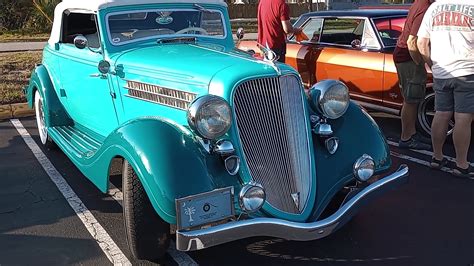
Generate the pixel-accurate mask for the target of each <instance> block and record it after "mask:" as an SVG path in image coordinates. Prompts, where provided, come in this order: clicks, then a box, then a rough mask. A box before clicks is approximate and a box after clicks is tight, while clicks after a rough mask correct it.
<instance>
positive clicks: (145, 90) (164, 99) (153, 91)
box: [125, 80, 196, 110]
mask: <svg viewBox="0 0 474 266" xmlns="http://www.w3.org/2000/svg"><path fill="white" fill-rule="evenodd" d="M125 88H126V89H128V94H127V96H129V97H132V98H137V99H141V100H147V101H151V102H155V103H159V104H163V105H167V106H170V107H174V108H178V109H182V110H187V109H188V106H189V104H190V103H191V102H192V101H193V100H194V99H195V98H196V94H194V93H190V92H185V91H180V90H175V89H169V88H164V87H160V86H156V85H152V84H147V83H142V82H136V81H131V80H127V85H126V86H125Z"/></svg>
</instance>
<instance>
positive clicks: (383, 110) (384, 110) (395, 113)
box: [352, 100, 400, 115]
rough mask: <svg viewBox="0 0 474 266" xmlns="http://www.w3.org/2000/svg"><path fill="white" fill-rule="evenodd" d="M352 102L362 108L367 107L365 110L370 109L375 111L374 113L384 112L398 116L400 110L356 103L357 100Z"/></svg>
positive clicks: (360, 102)
mask: <svg viewBox="0 0 474 266" xmlns="http://www.w3.org/2000/svg"><path fill="white" fill-rule="evenodd" d="M352 101H354V102H355V103H357V104H359V105H361V106H363V107H367V108H370V109H373V110H376V111H381V112H384V113H389V114H394V115H400V110H398V109H394V108H390V107H385V106H380V105H377V104H373V103H367V102H362V101H357V100H352Z"/></svg>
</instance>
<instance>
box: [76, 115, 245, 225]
mask: <svg viewBox="0 0 474 266" xmlns="http://www.w3.org/2000/svg"><path fill="white" fill-rule="evenodd" d="M97 153H98V156H95V158H94V159H92V160H93V161H95V163H93V164H91V165H89V167H87V169H86V168H84V170H85V173H86V175H87V176H90V177H91V179H92V181H93V182H94V183H96V185H97V186H98V187H99V188H101V189H102V190H103V191H104V192H105V191H106V190H107V180H105V179H103V176H104V175H103V173H104V172H106V171H107V170H108V166H109V163H110V161H111V160H112V159H113V158H114V157H117V156H121V157H123V158H125V159H126V160H127V161H128V162H129V163H130V164H131V165H132V167H133V169H134V170H135V172H136V173H137V175H138V177H139V178H140V181H141V182H142V184H143V187H144V188H145V191H146V193H147V195H148V197H149V199H150V201H151V203H152V205H153V207H154V208H155V210H156V212H157V213H158V214H159V215H160V217H161V218H162V219H164V220H165V221H166V222H168V223H170V224H174V223H176V210H175V199H176V198H180V197H185V196H189V195H193V194H199V193H203V192H207V191H211V190H213V189H216V188H220V187H225V186H233V185H238V183H237V179H236V178H235V177H233V176H230V175H229V174H227V172H226V171H225V169H224V167H223V166H222V162H221V160H220V158H219V157H218V156H214V155H210V154H208V153H207V152H206V151H205V150H204V149H203V148H202V146H201V145H200V144H199V143H198V142H197V141H196V140H195V139H194V138H193V135H192V133H191V132H190V131H189V130H188V129H187V128H184V127H182V126H180V125H176V124H174V123H173V122H171V121H168V120H164V119H161V118H157V117H144V118H139V119H135V120H132V121H130V122H127V123H125V124H124V125H122V126H121V127H120V128H118V129H116V130H115V131H114V132H113V133H111V134H110V135H109V136H108V137H107V138H106V139H105V141H104V145H103V146H102V147H101V149H99V151H98V152H97ZM99 154H100V155H99Z"/></svg>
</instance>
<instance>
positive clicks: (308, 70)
mask: <svg viewBox="0 0 474 266" xmlns="http://www.w3.org/2000/svg"><path fill="white" fill-rule="evenodd" d="M322 26H323V18H318V17H315V18H310V19H308V20H307V21H306V22H304V24H303V26H302V27H301V28H302V30H303V33H304V34H305V36H306V37H308V40H302V41H301V42H299V43H298V42H297V41H296V37H295V36H291V38H290V40H289V42H288V43H287V47H286V57H285V59H286V60H285V62H286V63H287V64H288V65H290V66H292V67H293V68H294V69H296V70H297V71H298V73H300V75H301V79H302V80H303V84H304V86H305V87H306V88H309V87H311V86H312V85H313V84H314V83H315V82H316V71H315V70H316V59H317V58H318V56H319V53H320V51H321V50H320V49H317V46H316V45H317V43H318V42H319V36H320V34H321V30H322Z"/></svg>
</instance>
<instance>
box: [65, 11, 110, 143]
mask: <svg viewBox="0 0 474 266" xmlns="http://www.w3.org/2000/svg"><path fill="white" fill-rule="evenodd" d="M63 25H64V29H63V37H62V41H61V42H60V43H59V45H58V47H59V49H58V53H59V55H60V58H61V59H59V61H60V62H59V65H60V69H61V84H60V96H61V97H62V98H64V99H65V101H63V102H65V103H66V109H67V111H68V114H69V115H70V116H71V118H72V119H73V120H74V122H75V123H76V124H80V125H82V126H84V127H86V128H88V129H90V130H92V131H93V132H95V133H97V134H99V135H102V136H107V135H108V134H109V133H110V132H111V131H112V130H114V129H115V128H116V127H117V125H118V122H117V116H116V112H115V107H114V99H113V97H112V95H113V92H112V91H111V89H112V88H111V87H110V86H109V80H108V77H107V75H102V74H100V73H99V71H98V65H99V62H100V61H101V60H103V58H104V57H103V54H102V52H101V48H100V41H99V40H100V38H99V35H98V31H97V26H96V23H95V15H94V14H85V13H72V12H70V13H68V14H65V15H64V22H63ZM78 35H84V36H85V37H86V38H87V39H88V45H89V48H90V49H89V48H85V49H79V48H76V47H75V45H74V44H73V40H74V38H75V37H76V36H78Z"/></svg>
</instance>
